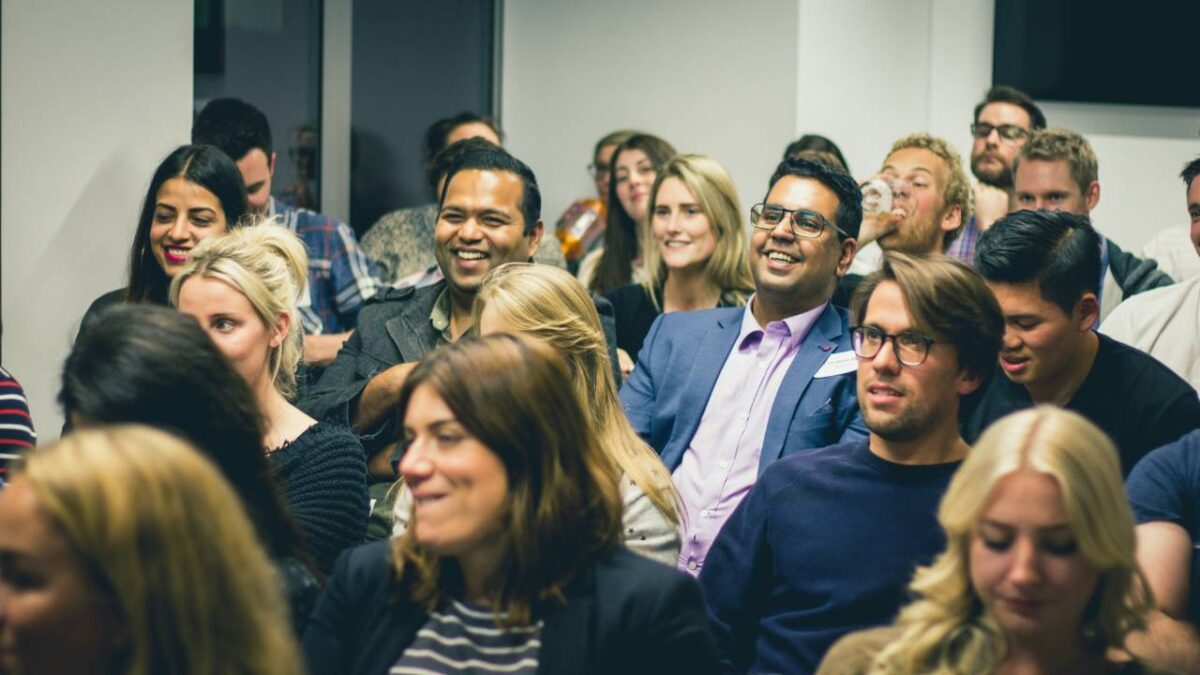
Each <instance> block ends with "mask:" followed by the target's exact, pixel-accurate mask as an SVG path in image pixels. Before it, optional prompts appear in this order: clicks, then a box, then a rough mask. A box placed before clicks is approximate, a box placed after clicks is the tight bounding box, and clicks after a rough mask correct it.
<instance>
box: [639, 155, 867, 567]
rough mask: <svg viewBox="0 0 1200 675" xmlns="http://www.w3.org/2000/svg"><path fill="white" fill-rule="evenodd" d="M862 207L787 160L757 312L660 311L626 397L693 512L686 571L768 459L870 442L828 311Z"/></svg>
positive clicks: (766, 241) (759, 265)
mask: <svg viewBox="0 0 1200 675" xmlns="http://www.w3.org/2000/svg"><path fill="white" fill-rule="evenodd" d="M861 202H862V193H861V191H860V190H859V188H858V185H857V184H856V183H855V182H854V179H852V178H851V177H850V176H848V175H847V174H845V173H843V172H841V171H837V170H834V169H830V168H827V167H825V166H823V165H821V164H818V163H815V162H811V161H807V160H802V159H785V160H784V161H783V163H781V164H780V165H779V166H778V168H776V170H775V174H774V175H773V176H772V177H771V182H770V188H769V190H768V192H767V196H766V198H765V199H764V200H763V202H762V203H760V204H756V205H755V206H754V208H752V209H751V213H750V218H751V222H752V223H753V225H754V233H753V235H752V237H751V240H750V251H749V261H750V267H751V271H752V272H753V274H754V282H755V294H754V296H753V297H752V298H751V300H750V302H749V304H748V305H747V306H746V307H745V308H724V309H712V310H704V311H699V312H675V313H671V314H664V315H662V316H660V317H659V318H658V320H656V321H655V323H654V326H653V327H652V328H651V329H650V333H649V334H648V335H647V336H646V341H645V343H644V346H643V347H642V351H641V352H640V353H639V355H638V362H637V366H636V367H635V369H634V371H633V373H631V374H630V376H629V380H628V381H626V383H625V385H624V386H623V387H622V388H621V401H622V403H623V404H624V407H625V411H626V414H627V415H628V417H629V420H630V422H631V423H632V424H633V427H634V429H636V430H637V432H638V434H639V435H641V437H642V438H643V439H645V441H646V442H647V443H649V444H650V445H651V446H652V447H654V449H655V450H656V451H657V452H658V453H659V454H660V455H661V456H662V459H663V462H664V463H665V464H666V465H667V467H668V468H669V469H670V470H671V471H672V477H673V479H674V482H675V485H676V487H677V489H678V490H679V494H680V497H681V499H682V501H683V505H684V508H685V510H686V512H687V520H686V522H687V526H686V530H687V531H686V533H685V535H686V536H685V537H684V545H683V549H682V550H681V552H680V557H679V566H680V568H681V569H683V570H684V571H686V572H689V573H691V574H693V575H698V574H699V571H700V569H701V567H703V564H704V557H705V555H706V554H707V551H708V547H709V546H710V545H711V544H712V541H713V539H714V538H715V537H716V535H717V532H718V531H720V528H721V525H722V524H723V523H724V522H725V519H726V518H728V517H729V515H730V514H731V513H732V512H733V509H734V508H735V507H736V506H737V505H738V503H739V502H740V501H741V499H742V497H744V496H745V494H746V493H747V492H748V491H749V490H750V487H751V486H752V485H753V484H754V481H755V480H756V479H757V477H758V476H759V475H760V474H761V473H762V471H763V469H764V468H765V467H766V466H767V465H768V464H770V463H771V462H773V461H775V460H777V459H779V458H780V457H782V456H783V455H785V454H789V453H793V452H800V451H803V450H806V449H810V448H820V447H824V446H827V445H831V444H834V443H838V442H841V441H846V440H852V439H858V438H865V437H866V435H867V430H866V427H865V426H864V425H863V422H862V417H861V416H860V414H859V410H858V398H857V395H856V392H855V370H856V368H857V361H856V358H855V356H854V352H853V350H852V348H851V345H850V330H849V317H848V315H847V313H846V311H845V310H843V309H839V308H836V307H834V306H833V305H832V304H830V302H829V301H830V298H831V297H832V295H833V292H834V289H835V288H836V287H837V283H838V280H839V279H840V278H841V277H842V276H843V275H844V274H845V273H846V270H847V268H848V267H849V266H850V262H851V261H852V260H853V258H854V252H855V250H856V243H855V237H856V236H857V235H858V227H859V222H860V221H861V220H862V205H861Z"/></svg>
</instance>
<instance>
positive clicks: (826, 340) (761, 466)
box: [758, 304, 842, 476]
mask: <svg viewBox="0 0 1200 675" xmlns="http://www.w3.org/2000/svg"><path fill="white" fill-rule="evenodd" d="M841 335H842V322H841V321H840V320H839V318H838V315H837V311H836V310H834V308H833V305H832V304H829V305H826V306H825V310H824V311H823V312H821V316H819V317H817V322H816V323H815V324H813V327H812V329H811V330H809V331H808V335H807V336H805V338H804V342H802V343H800V351H799V352H798V353H797V354H796V358H795V359H793V360H792V365H791V366H790V367H789V368H788V371H787V374H785V375H784V377H783V383H782V384H780V385H779V392H778V393H776V394H775V403H774V404H773V405H772V406H771V417H770V419H769V420H768V421H767V433H766V436H765V437H764V438H763V445H762V454H761V456H760V457H759V461H758V462H759V463H758V474H759V475H760V476H761V475H762V472H763V471H764V470H766V468H767V465H769V464H770V463H771V462H774V461H775V460H777V459H779V457H780V455H781V454H782V453H783V443H784V441H785V440H786V439H787V434H788V431H789V430H790V429H791V426H792V421H793V420H794V419H795V417H796V409H797V408H798V407H799V406H800V400H801V399H802V398H803V397H804V392H805V390H806V389H808V385H809V383H811V382H812V379H813V375H815V374H816V372H817V370H818V369H820V367H821V366H822V365H823V364H824V363H825V361H826V360H828V359H829V356H830V355H831V354H833V352H834V350H836V349H837V343H838V338H839V337H841Z"/></svg>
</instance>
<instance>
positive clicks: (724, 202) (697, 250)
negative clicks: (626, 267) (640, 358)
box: [606, 155, 754, 375]
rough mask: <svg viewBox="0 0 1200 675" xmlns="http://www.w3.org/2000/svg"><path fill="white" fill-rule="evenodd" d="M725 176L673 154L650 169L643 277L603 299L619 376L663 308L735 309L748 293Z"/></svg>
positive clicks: (712, 164)
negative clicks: (609, 311)
mask: <svg viewBox="0 0 1200 675" xmlns="http://www.w3.org/2000/svg"><path fill="white" fill-rule="evenodd" d="M741 212H742V208H741V206H740V205H739V203H738V196H737V188H736V187H734V184H733V179H732V178H730V177H729V174H728V173H727V172H726V171H725V168H724V167H722V166H721V165H720V163H718V162H717V161H716V160H715V159H713V158H711V157H706V156H704V155H677V156H676V157H675V158H674V159H672V160H671V161H669V162H667V163H666V164H665V165H664V166H663V167H662V169H660V170H659V172H658V177H657V178H656V179H655V181H654V186H653V187H652V188H651V191H650V203H649V208H648V213H649V219H650V228H649V234H650V240H649V242H648V244H647V246H646V250H645V253H644V256H643V262H644V269H645V276H644V278H643V279H642V280H641V282H640V283H634V284H627V285H625V286H621V287H619V288H617V289H616V290H614V291H612V292H610V293H609V294H608V295H607V296H606V297H607V298H608V300H609V302H611V303H612V304H613V309H614V311H615V313H616V324H617V348H618V349H619V351H618V357H619V358H620V360H621V372H622V374H626V375H627V374H628V373H629V371H631V370H632V369H633V364H634V363H635V362H636V361H637V354H638V352H639V351H640V350H641V348H642V341H643V340H645V338H646V334H647V333H649V332H650V325H651V324H653V323H654V319H656V318H658V315H659V314H662V313H665V312H676V311H689V310H696V309H710V308H712V307H741V306H743V305H745V304H746V300H747V299H748V298H749V297H750V294H751V293H753V292H754V279H753V277H751V276H750V265H749V263H748V261H747V258H746V232H745V228H744V227H743V226H742V216H741Z"/></svg>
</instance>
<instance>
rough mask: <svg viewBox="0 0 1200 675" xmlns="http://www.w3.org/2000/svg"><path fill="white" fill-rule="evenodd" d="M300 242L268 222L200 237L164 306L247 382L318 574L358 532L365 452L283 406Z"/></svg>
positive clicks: (297, 348)
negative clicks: (190, 324)
mask: <svg viewBox="0 0 1200 675" xmlns="http://www.w3.org/2000/svg"><path fill="white" fill-rule="evenodd" d="M307 273H308V256H307V255H306V254H305V251H304V243H303V242H301V241H300V239H299V238H298V237H297V236H296V235H295V234H293V233H292V232H290V231H289V230H287V229H286V228H284V227H282V226H279V225H275V224H273V223H270V222H264V223H260V224H255V225H253V226H252V227H244V228H240V229H238V230H235V231H233V232H230V233H229V234H226V235H223V236H220V237H212V238H209V239H206V240H204V241H203V242H201V243H200V245H199V246H197V247H196V248H195V250H193V251H192V253H191V256H190V257H189V258H188V261H187V263H186V264H185V265H184V266H183V268H182V269H181V270H180V271H179V273H178V274H177V275H175V280H174V281H173V282H172V283H171V302H172V303H173V304H174V305H175V306H176V307H178V308H179V311H181V312H183V313H185V314H190V315H192V316H194V317H196V320H197V321H199V322H200V327H201V328H203V329H204V331H205V332H207V333H208V335H209V337H211V338H212V339H213V342H214V343H216V345H217V349H220V350H221V352H222V353H223V354H225V357H226V358H228V359H229V361H230V362H231V363H232V364H233V367H234V369H236V370H237V371H238V374H239V375H241V376H242V378H243V379H245V380H246V382H247V383H249V385H250V389H251V391H253V392H254V398H255V400H256V401H257V403H258V407H259V409H260V410H262V413H263V417H264V418H266V421H267V425H266V429H265V430H264V431H265V433H264V435H263V439H262V447H263V449H264V451H265V452H266V453H267V454H268V455H270V457H271V460H272V464H273V465H274V467H275V471H276V477H277V478H278V479H279V482H280V485H282V486H283V490H284V494H285V497H286V498H287V502H288V506H290V507H291V510H292V515H293V516H295V518H296V522H297V523H298V524H299V525H300V528H301V529H302V530H304V534H305V535H306V536H307V540H308V545H309V549H310V550H311V551H312V552H313V555H315V556H316V558H317V563H318V564H319V565H320V566H321V569H322V570H323V571H326V572H327V571H329V570H330V569H332V568H333V562H334V560H336V559H337V556H338V554H339V553H341V552H342V550H343V549H346V548H348V547H350V546H357V545H358V544H361V543H362V540H363V536H364V534H365V533H366V529H367V512H368V506H367V465H366V453H365V452H364V451H363V447H362V443H360V442H359V440H358V437H357V436H355V435H354V433H353V432H351V431H350V430H349V429H347V428H345V427H341V426H338V425H335V424H329V423H324V422H317V421H316V420H315V419H313V418H311V417H309V416H308V415H306V414H305V413H303V412H301V410H300V409H299V408H297V407H296V406H294V405H292V403H291V401H290V400H289V399H291V398H293V397H294V396H295V393H296V367H297V366H298V365H299V363H300V358H301V354H302V352H303V344H304V343H303V340H304V336H303V335H302V334H301V329H300V321H299V317H298V315H297V313H296V300H297V298H299V297H300V294H301V293H303V292H304V287H305V286H304V284H305V280H306V279H307Z"/></svg>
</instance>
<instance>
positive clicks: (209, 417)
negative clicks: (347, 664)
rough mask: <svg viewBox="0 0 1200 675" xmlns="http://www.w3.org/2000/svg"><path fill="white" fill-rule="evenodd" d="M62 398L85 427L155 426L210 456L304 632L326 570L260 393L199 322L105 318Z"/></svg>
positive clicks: (129, 312) (161, 314)
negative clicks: (267, 444)
mask: <svg viewBox="0 0 1200 675" xmlns="http://www.w3.org/2000/svg"><path fill="white" fill-rule="evenodd" d="M58 401H59V403H60V404H61V405H62V408H63V414H64V416H66V417H67V418H69V419H71V420H72V421H73V422H74V423H75V425H76V426H86V425H88V424H117V423H123V422H136V423H139V424H146V425H148V426H152V427H158V428H161V429H165V430H167V431H171V432H173V433H175V434H178V435H180V436H181V437H183V438H184V439H186V440H188V441H191V442H192V443H193V444H194V445H195V446H196V447H197V448H198V449H199V450H200V451H201V452H203V453H204V454H205V455H207V456H208V458H209V459H210V460H212V461H213V463H214V464H216V466H217V468H218V469H220V471H221V473H222V474H223V475H224V476H225V478H226V480H228V481H229V483H230V484H231V485H232V486H233V489H234V491H235V492H237V494H238V496H239V497H241V499H242V506H244V507H245V509H246V514H247V515H248V516H249V517H250V520H251V522H252V523H253V524H254V526H255V530H256V531H257V532H258V536H259V540H260V541H261V542H262V544H263V548H265V549H266V550H267V554H268V555H269V556H270V557H271V559H272V561H273V562H274V563H275V566H276V568H277V569H278V570H279V572H280V574H281V576H282V577H283V579H284V582H285V583H286V586H287V590H288V595H289V599H290V601H291V608H292V619H293V621H294V623H295V625H296V629H297V631H302V630H303V627H304V624H305V622H306V621H307V619H308V615H309V613H310V612H311V611H312V607H313V604H314V603H315V602H316V598H317V595H318V594H319V593H320V586H319V585H318V582H317V579H318V574H317V572H316V567H315V565H313V564H312V563H311V559H310V556H309V554H308V552H307V550H306V549H305V547H304V544H303V537H302V535H301V533H300V530H299V529H298V528H297V527H296V524H295V522H294V521H293V520H292V518H291V515H290V514H289V513H288V511H287V508H286V507H285V506H284V503H283V500H282V499H281V498H280V491H279V488H278V486H277V484H276V482H275V478H274V476H272V472H271V467H270V465H269V464H268V463H267V457H266V455H265V454H264V453H263V451H262V437H263V428H264V424H263V419H262V415H261V413H260V412H259V410H258V405H257V404H256V403H255V400H254V395H253V394H252V393H251V391H250V388H249V387H248V386H247V385H246V382H245V380H243V379H242V378H241V377H240V376H239V375H238V373H237V371H235V370H234V369H233V367H232V366H231V365H230V364H229V362H228V361H227V360H226V359H225V357H224V356H223V355H222V354H221V352H220V351H218V350H217V347H216V345H214V344H213V341H212V340H211V339H209V337H208V336H207V335H205V333H204V331H203V330H201V329H200V326H199V325H197V324H196V320H195V319H193V318H192V317H190V316H187V315H184V314H180V313H179V312H176V311H175V310H173V309H168V308H166V307H157V306H153V305H143V306H137V305H128V304H124V305H118V306H116V307H110V308H108V309H106V310H104V311H102V312H100V313H99V315H98V316H97V317H96V318H95V320H94V322H93V323H92V326H91V327H90V328H89V329H88V330H87V331H86V332H85V333H83V334H82V335H80V336H79V339H78V340H77V341H76V342H75V347H74V348H73V349H72V350H71V353H70V355H68V356H67V360H66V363H65V364H64V365H63V375H62V390H61V391H60V392H59V395H58ZM197 583H203V580H201V579H198V580H197Z"/></svg>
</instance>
